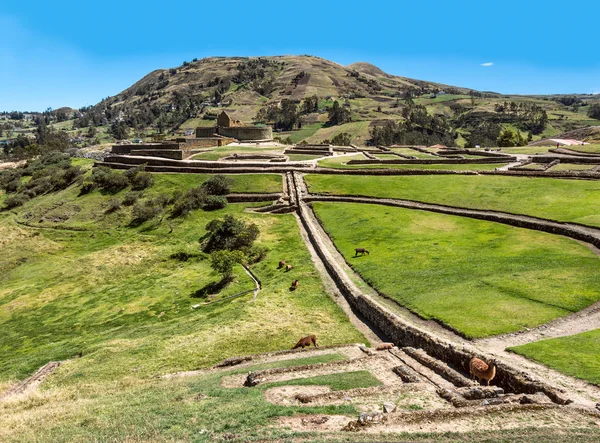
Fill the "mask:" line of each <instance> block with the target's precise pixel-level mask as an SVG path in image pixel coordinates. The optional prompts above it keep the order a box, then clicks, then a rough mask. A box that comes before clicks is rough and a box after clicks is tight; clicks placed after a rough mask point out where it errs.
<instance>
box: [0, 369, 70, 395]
mask: <svg viewBox="0 0 600 443" xmlns="http://www.w3.org/2000/svg"><path fill="white" fill-rule="evenodd" d="M61 364H62V362H60V361H51V362H49V363H46V364H45V365H44V366H42V367H41V368H40V369H38V370H37V372H36V373H35V374H33V375H32V376H31V377H29V378H27V379H25V380H24V381H22V382H21V383H19V384H17V385H16V386H14V387H12V388H10V389H9V390H7V391H6V392H4V393H3V394H1V395H0V401H2V400H5V399H7V398H10V397H14V396H15V395H20V394H26V393H28V392H31V391H33V390H35V389H36V388H37V387H38V386H39V385H40V384H41V383H42V382H43V381H44V380H45V379H46V377H48V376H49V375H50V374H52V373H53V372H54V371H56V370H57V369H58V367H59V366H60V365H61Z"/></svg>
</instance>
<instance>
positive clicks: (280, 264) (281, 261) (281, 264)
mask: <svg viewBox="0 0 600 443" xmlns="http://www.w3.org/2000/svg"><path fill="white" fill-rule="evenodd" d="M284 266H285V260H279V266H277V269H281V268H283V267H284Z"/></svg>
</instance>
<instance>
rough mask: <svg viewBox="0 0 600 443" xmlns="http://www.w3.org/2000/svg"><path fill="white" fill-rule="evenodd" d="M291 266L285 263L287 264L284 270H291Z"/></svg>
mask: <svg viewBox="0 0 600 443" xmlns="http://www.w3.org/2000/svg"><path fill="white" fill-rule="evenodd" d="M292 268H293V266H292V265H287V266H286V267H285V272H288V271H291V270H292Z"/></svg>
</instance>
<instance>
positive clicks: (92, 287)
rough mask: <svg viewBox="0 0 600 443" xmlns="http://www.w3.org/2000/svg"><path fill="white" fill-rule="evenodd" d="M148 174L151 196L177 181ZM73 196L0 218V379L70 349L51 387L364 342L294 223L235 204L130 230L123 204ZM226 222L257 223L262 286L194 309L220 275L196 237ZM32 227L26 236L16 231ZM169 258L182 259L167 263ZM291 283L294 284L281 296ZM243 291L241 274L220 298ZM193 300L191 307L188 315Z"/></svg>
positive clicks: (245, 282) (74, 192) (41, 201)
mask: <svg viewBox="0 0 600 443" xmlns="http://www.w3.org/2000/svg"><path fill="white" fill-rule="evenodd" d="M155 177H156V179H157V184H156V185H155V186H156V188H153V189H151V190H149V191H146V192H147V195H149V196H151V195H153V194H154V193H157V192H162V191H165V190H167V189H169V188H170V185H169V182H170V181H171V183H177V185H180V182H178V181H177V180H176V177H175V175H174V174H172V175H171V174H168V175H167V174H166V175H164V176H155ZM163 177H164V178H163ZM187 177H190V180H201V177H198V176H192V175H188V176H186V178H187ZM192 177H193V178H192ZM240 177H243V179H244V180H251V179H252V177H251V176H240ZM258 177H261V176H260V175H259V176H258ZM265 177H270V176H265ZM273 177H274V178H275V179H274V180H275V181H273V182H270V178H269V179H267V183H268V182H270V183H272V184H273V185H274V184H275V183H277V186H278V188H277V189H278V190H280V189H281V177H280V176H277V175H273ZM239 183H244V182H243V181H242V182H239ZM254 183H256V181H254ZM187 185H192V184H191V183H187ZM243 186H245V187H246V190H248V189H247V188H248V187H250V186H251V184H250V183H246V184H244V185H243ZM174 187H175V185H173V186H172V187H171V188H170V190H171V192H172V191H173V188H174ZM257 189H258V188H257ZM260 189H263V190H264V189H265V188H264V187H263V188H260ZM273 189H274V188H273ZM125 192H126V191H122V192H121V193H119V194H117V195H116V197H120V196H121V195H122V194H123V193H125ZM78 193H79V189H78V188H77V187H76V186H73V187H71V188H68V189H67V190H65V191H61V192H58V193H55V194H51V195H47V196H45V197H43V198H42V197H40V198H36V199H34V200H32V201H30V202H28V203H27V204H26V205H25V206H24V207H23V208H21V209H19V210H18V211H17V213H16V214H15V213H12V212H3V213H0V232H1V234H0V238H1V244H2V251H3V254H2V257H1V258H0V270H1V272H0V288H1V289H0V327H1V328H2V331H3V334H2V336H1V337H0V349H2V350H3V352H2V354H1V355H0V374H1V375H0V383H2V382H8V381H11V380H12V381H14V380H17V379H22V378H24V377H25V376H27V375H29V374H31V373H32V372H33V371H34V370H35V369H37V368H38V367H40V366H41V365H43V364H44V363H46V362H48V361H51V360H63V359H69V358H72V357H73V356H74V355H75V354H77V353H78V352H83V353H84V357H83V358H82V359H78V360H76V361H74V362H73V363H72V364H69V365H68V366H67V369H65V370H64V371H62V372H61V374H62V375H61V377H60V380H61V381H60V383H61V384H76V383H79V382H80V381H82V380H86V382H92V381H93V382H98V381H100V380H105V381H107V380H117V379H118V378H120V377H129V376H135V377H142V378H143V377H148V376H152V375H156V374H160V373H164V372H170V371H173V370H180V369H191V368H197V367H202V366H205V365H209V364H212V363H214V362H215V361H217V360H220V359H222V358H225V357H228V356H232V355H237V354H245V353H253V352H262V351H265V350H270V349H281V348H287V347H290V346H291V345H292V344H293V343H294V342H295V341H297V339H298V337H300V336H303V335H306V334H307V333H315V334H317V335H318V336H319V337H320V338H321V341H322V342H323V343H324V344H326V343H346V342H356V341H364V339H363V338H362V336H361V335H360V334H359V333H358V332H357V331H356V330H355V329H354V328H353V327H352V326H351V325H350V323H349V322H348V319H347V318H346V317H345V315H344V314H343V313H342V312H341V310H339V308H338V307H337V305H335V304H334V303H333V301H331V300H330V299H329V297H328V296H327V295H326V293H325V292H324V289H323V287H322V283H321V280H320V278H319V275H318V273H317V272H316V270H315V269H314V267H313V265H312V262H311V260H310V256H309V254H308V251H306V249H305V248H304V244H303V242H302V240H301V238H300V236H299V233H298V228H297V224H296V220H295V219H294V218H293V217H292V216H288V215H286V216H270V215H258V214H250V213H244V212H243V209H244V206H243V205H229V206H228V207H227V208H225V209H222V210H218V211H214V212H203V211H194V212H193V213H192V214H191V215H190V216H189V217H188V218H185V219H174V220H171V219H169V218H168V217H165V218H164V219H163V221H162V222H160V220H158V219H156V220H151V221H149V222H146V223H144V224H142V225H141V226H139V227H137V228H131V227H129V226H128V224H129V221H130V220H131V215H130V208H122V209H120V210H119V211H116V212H110V213H108V212H107V207H108V200H109V199H110V198H113V197H112V196H109V195H102V194H100V193H99V192H97V191H96V192H92V193H91V194H88V195H85V196H81V197H79V196H78ZM224 214H235V215H237V216H239V217H242V218H244V219H246V220H250V221H253V222H255V223H256V224H257V225H258V226H259V229H260V230H261V236H260V238H259V241H260V244H261V245H263V246H266V247H268V248H269V249H270V251H269V252H268V255H267V258H266V259H265V260H264V261H262V262H259V263H258V264H255V265H253V270H254V272H255V273H256V274H257V275H258V276H259V278H260V279H261V281H262V285H263V289H262V291H261V292H260V294H259V296H258V297H257V298H256V300H253V301H251V300H250V299H251V298H252V293H250V294H249V295H247V296H243V297H241V298H238V299H234V300H232V301H228V302H224V303H215V304H212V305H207V306H204V305H202V303H204V302H205V301H206V300H205V299H203V298H197V295H198V294H199V293H201V292H208V293H211V291H209V290H208V289H209V288H210V287H211V284H212V285H214V284H215V283H216V282H217V281H218V280H219V278H218V276H217V275H216V274H215V273H214V272H213V271H212V270H211V269H210V267H209V260H207V259H206V258H207V257H206V256H205V255H204V254H202V253H201V252H200V250H199V247H198V239H199V238H200V237H202V235H203V234H204V232H205V230H204V227H205V225H206V224H207V222H208V221H210V220H212V219H214V218H216V217H222V216H223V215H224ZM33 220H35V222H34V223H31V224H32V225H33V226H35V227H36V228H30V227H28V226H23V225H19V224H17V222H21V223H30V221H33ZM38 227H39V228H38ZM171 230H172V232H171ZM177 252H186V253H188V254H191V259H190V260H189V261H186V262H181V261H178V260H176V259H173V258H171V255H173V254H174V253H177ZM282 258H285V259H287V260H288V262H289V263H293V264H294V271H293V272H290V273H289V274H283V273H281V272H278V271H277V270H276V263H277V262H278V261H279V260H281V259H282ZM294 278H298V279H299V280H300V281H301V282H302V286H301V288H300V289H299V290H298V291H296V292H294V293H291V292H290V291H289V290H288V288H289V285H290V283H291V280H292V279H294ZM252 287H253V282H252V281H251V280H250V279H249V278H248V276H247V275H246V274H245V273H243V271H242V270H241V268H239V269H237V270H236V272H235V280H234V282H233V283H232V284H231V285H230V286H228V287H227V288H225V289H224V292H222V293H221V294H220V295H224V294H234V293H237V292H240V291H243V290H247V289H251V288H252ZM203 290H204V291H203ZM199 291H200V292H199ZM195 304H201V306H200V307H198V308H197V309H191V306H192V305H195ZM257 332H260V333H259V334H258V333H257ZM132 368H135V371H134V372H132ZM132 374H133V375H132Z"/></svg>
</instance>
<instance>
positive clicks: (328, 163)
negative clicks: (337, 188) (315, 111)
mask: <svg viewBox="0 0 600 443" xmlns="http://www.w3.org/2000/svg"><path fill="white" fill-rule="evenodd" d="M353 157H354V158H353ZM352 159H356V160H363V159H364V156H363V155H362V154H361V155H360V156H356V157H355V156H352V157H350V156H348V157H333V158H330V159H329V158H328V159H326V160H320V161H319V166H320V167H322V168H335V169H431V170H446V171H493V170H494V169H496V168H499V167H501V166H504V165H503V164H502V163H490V164H422V163H412V164H385V163H383V164H379V165H377V164H368V165H348V164H346V163H347V162H348V161H349V160H352Z"/></svg>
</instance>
